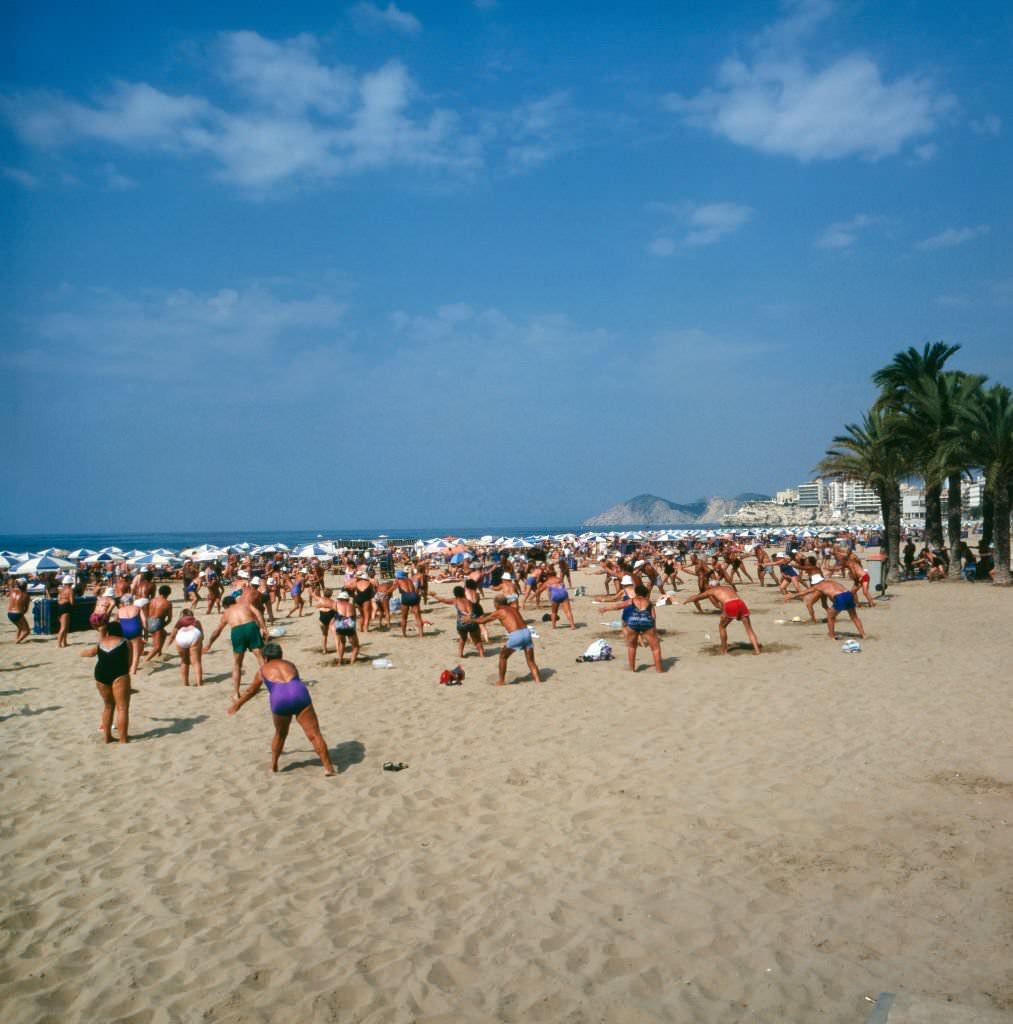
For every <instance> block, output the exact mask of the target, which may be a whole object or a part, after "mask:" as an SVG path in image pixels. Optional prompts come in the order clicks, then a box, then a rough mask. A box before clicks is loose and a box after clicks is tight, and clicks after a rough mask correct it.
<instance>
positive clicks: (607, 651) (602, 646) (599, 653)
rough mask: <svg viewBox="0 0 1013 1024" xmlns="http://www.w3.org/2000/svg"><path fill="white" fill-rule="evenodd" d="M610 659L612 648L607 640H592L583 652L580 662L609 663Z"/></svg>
mask: <svg viewBox="0 0 1013 1024" xmlns="http://www.w3.org/2000/svg"><path fill="white" fill-rule="evenodd" d="M611 658H612V646H611V644H609V642H608V641H607V640H593V641H592V642H591V644H590V646H589V647H588V649H587V650H586V651H585V652H584V656H583V657H582V658H581V660H582V661H609V660H611Z"/></svg>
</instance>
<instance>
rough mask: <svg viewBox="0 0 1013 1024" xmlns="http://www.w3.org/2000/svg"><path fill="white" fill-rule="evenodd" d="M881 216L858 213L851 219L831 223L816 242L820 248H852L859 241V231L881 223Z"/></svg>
mask: <svg viewBox="0 0 1013 1024" xmlns="http://www.w3.org/2000/svg"><path fill="white" fill-rule="evenodd" d="M880 220H881V218H879V217H870V216H869V214H867V213H857V214H855V216H854V217H852V218H851V220H844V221H838V222H837V223H835V224H831V225H830V226H829V227H828V228H827V229H826V231H824V232H823V234H822V235H820V237H819V238H817V239H816V242H815V243H814V244H815V245H816V247H817V248H819V249H850V248H851V246H853V245H854V244H855V242H856V241H858V235H859V232H861V231H862V230H863V229H865V228H868V227H872V226H873V225H874V224H879V223H880Z"/></svg>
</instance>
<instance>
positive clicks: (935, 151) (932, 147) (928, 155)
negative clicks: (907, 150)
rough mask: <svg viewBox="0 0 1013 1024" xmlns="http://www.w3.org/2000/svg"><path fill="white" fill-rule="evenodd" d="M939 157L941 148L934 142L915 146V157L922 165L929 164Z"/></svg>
mask: <svg viewBox="0 0 1013 1024" xmlns="http://www.w3.org/2000/svg"><path fill="white" fill-rule="evenodd" d="M938 155H939V147H938V146H937V145H936V144H935V143H934V142H926V143H925V144H924V145H923V146H915V156H916V157H917V158H918V159H919V160H921V162H922V163H926V164H927V163H928V162H929V161H930V160H935V158H936V157H937V156H938Z"/></svg>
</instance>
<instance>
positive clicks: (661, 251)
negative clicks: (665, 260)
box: [647, 237, 675, 256]
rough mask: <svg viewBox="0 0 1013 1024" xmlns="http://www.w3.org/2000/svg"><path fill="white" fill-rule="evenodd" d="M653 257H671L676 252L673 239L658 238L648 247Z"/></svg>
mask: <svg viewBox="0 0 1013 1024" xmlns="http://www.w3.org/2000/svg"><path fill="white" fill-rule="evenodd" d="M647 251H648V252H649V253H650V254H651V255H652V256H671V255H672V253H673V252H675V242H674V241H673V240H672V239H671V238H664V237H662V238H656V239H654V241H653V242H651V244H650V245H649V246H648V247H647Z"/></svg>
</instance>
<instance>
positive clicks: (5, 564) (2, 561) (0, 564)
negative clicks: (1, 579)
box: [0, 555, 11, 569]
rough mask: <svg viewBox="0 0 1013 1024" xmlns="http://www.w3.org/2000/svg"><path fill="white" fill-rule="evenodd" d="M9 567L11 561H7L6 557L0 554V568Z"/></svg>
mask: <svg viewBox="0 0 1013 1024" xmlns="http://www.w3.org/2000/svg"><path fill="white" fill-rule="evenodd" d="M10 567H11V563H10V562H8V561H7V559H6V558H4V556H3V555H0V569H9V568H10Z"/></svg>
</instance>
